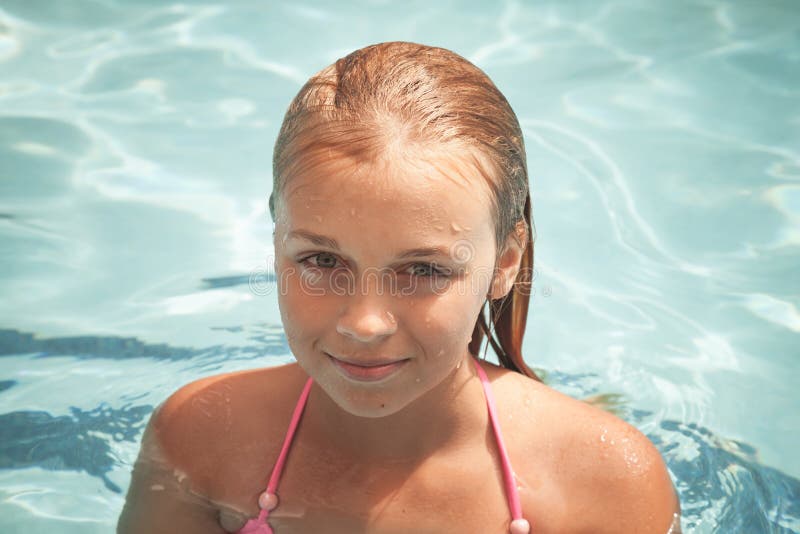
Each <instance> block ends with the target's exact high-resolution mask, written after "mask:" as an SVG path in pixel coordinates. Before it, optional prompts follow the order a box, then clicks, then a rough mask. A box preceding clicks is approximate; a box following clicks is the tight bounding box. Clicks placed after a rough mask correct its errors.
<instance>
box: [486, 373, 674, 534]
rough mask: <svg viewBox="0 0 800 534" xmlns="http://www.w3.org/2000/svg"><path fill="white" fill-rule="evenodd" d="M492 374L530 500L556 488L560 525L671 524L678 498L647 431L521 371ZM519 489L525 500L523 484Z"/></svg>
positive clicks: (598, 528) (628, 528)
mask: <svg viewBox="0 0 800 534" xmlns="http://www.w3.org/2000/svg"><path fill="white" fill-rule="evenodd" d="M492 375H494V377H493V378H492ZM489 376H490V379H492V383H493V389H495V391H497V393H496V395H497V397H498V409H499V410H500V411H501V415H500V417H501V420H502V421H503V427H505V428H509V430H510V431H511V435H509V437H508V438H506V439H507V440H508V442H509V454H510V455H511V456H512V461H513V462H514V467H515V471H517V472H518V474H519V475H520V477H521V478H522V479H524V480H525V481H527V484H528V485H529V486H531V490H532V491H531V492H530V493H528V494H527V497H528V498H529V501H530V502H531V506H536V503H538V505H541V504H542V499H540V498H539V497H537V495H536V491H535V487H536V486H538V487H540V488H542V487H549V488H553V490H552V491H553V493H554V494H555V495H551V497H554V498H553V502H552V503H551V504H553V506H552V507H550V510H551V511H554V510H558V509H559V507H558V506H556V505H555V503H556V502H559V501H560V502H562V503H564V505H563V506H561V507H560V509H561V510H562V511H563V515H564V517H563V521H562V522H560V526H559V528H558V529H557V530H558V531H560V532H570V531H574V532H583V531H585V532H598V533H601V532H642V533H645V532H647V533H649V532H652V533H655V534H666V533H667V532H668V531H670V528H671V525H672V522H673V519H674V516H675V514H679V513H680V503H679V501H678V498H677V494H676V492H675V489H674V486H673V484H672V480H671V479H670V475H669V472H668V471H667V467H666V464H665V463H664V460H663V458H662V457H661V454H660V453H659V451H658V449H656V447H655V445H653V443H652V442H651V441H650V440H649V439H648V438H647V437H646V436H645V435H644V434H642V432H640V431H639V430H638V429H636V428H635V427H634V426H632V425H630V424H629V423H627V422H625V421H623V420H622V419H620V418H619V417H617V416H615V415H613V414H611V413H609V412H607V411H605V410H602V409H600V408H597V407H595V406H593V405H591V404H589V403H588V402H585V401H581V400H578V399H575V398H572V397H569V396H568V395H565V394H563V393H560V392H558V391H556V390H554V389H553V388H550V387H549V386H546V385H545V384H542V383H541V382H537V381H535V380H532V379H530V378H528V377H525V376H523V375H521V374H519V373H514V372H508V371H505V370H500V369H499V368H496V369H495V372H494V373H491V374H489ZM495 384H496V385H497V387H495ZM503 411H505V412H506V413H505V414H503V413H502V412H503ZM521 497H522V501H523V507H525V505H526V502H525V501H526V494H525V492H523V494H522V495H521ZM671 532H673V533H675V532H677V530H672V531H671Z"/></svg>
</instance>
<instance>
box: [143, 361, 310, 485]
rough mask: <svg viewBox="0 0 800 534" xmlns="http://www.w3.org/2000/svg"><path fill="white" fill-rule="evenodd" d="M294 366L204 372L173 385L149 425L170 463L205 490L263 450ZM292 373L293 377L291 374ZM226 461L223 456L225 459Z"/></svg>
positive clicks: (294, 373)
mask: <svg viewBox="0 0 800 534" xmlns="http://www.w3.org/2000/svg"><path fill="white" fill-rule="evenodd" d="M297 376H299V375H298V373H297V369H296V366H292V365H283V366H277V367H269V368H263V369H255V370H249V371H240V372H235V373H225V374H220V375H216V376H211V377H206V378H202V379H199V380H196V381H194V382H191V383H189V384H186V385H184V386H183V387H181V388H180V389H178V390H177V391H175V392H174V393H173V394H172V395H170V397H169V398H168V399H167V400H165V401H164V403H162V404H161V406H159V407H158V408H157V409H156V411H155V412H154V414H153V417H152V420H151V423H150V426H151V427H152V432H153V434H154V437H157V439H158V441H159V444H160V446H161V448H162V450H163V452H164V454H165V456H166V457H167V458H168V460H169V461H170V463H171V464H172V465H174V466H175V467H176V468H177V469H179V470H181V471H183V472H184V473H185V474H186V475H187V476H188V477H189V479H190V480H191V481H192V486H193V489H195V490H196V491H198V492H201V493H202V494H204V495H214V494H218V493H220V489H221V488H220V487H219V486H220V483H221V481H223V480H225V479H226V478H227V476H228V475H229V474H230V472H231V470H236V469H237V466H238V465H241V464H242V462H247V461H249V462H250V463H252V458H253V456H248V455H255V456H256V457H259V456H261V455H263V454H264V447H265V446H267V445H268V444H269V442H270V439H269V435H270V430H271V429H272V428H274V427H275V426H276V425H275V424H273V423H277V422H276V421H274V420H273V419H271V418H270V417H269V414H282V413H283V412H285V410H281V409H280V406H281V403H284V402H286V399H287V398H289V397H290V396H291V395H289V393H290V391H291V390H290V389H287V388H290V387H291V386H292V384H293V382H294V381H296V377H297ZM293 379H295V380H293ZM223 459H224V461H221V460H223Z"/></svg>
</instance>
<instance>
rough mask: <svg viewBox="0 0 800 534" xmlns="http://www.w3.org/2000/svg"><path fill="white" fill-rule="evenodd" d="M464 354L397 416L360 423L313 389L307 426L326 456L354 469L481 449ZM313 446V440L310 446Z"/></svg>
mask: <svg viewBox="0 0 800 534" xmlns="http://www.w3.org/2000/svg"><path fill="white" fill-rule="evenodd" d="M476 365H478V362H476V361H474V358H473V357H472V356H471V355H469V354H467V355H466V356H465V357H464V360H462V362H461V365H460V366H458V367H457V368H456V369H454V370H453V372H452V373H451V374H450V375H449V376H448V377H447V378H445V379H444V380H443V381H442V382H441V383H440V384H438V385H437V386H435V387H434V388H433V389H431V390H430V391H428V392H426V393H425V394H423V395H422V396H421V397H419V398H418V399H416V400H414V401H413V402H412V403H411V404H409V405H408V406H406V407H405V408H403V409H402V410H400V411H398V412H396V413H393V414H391V415H387V416H385V417H377V418H371V417H360V416H357V415H353V414H351V413H349V412H347V411H345V410H343V409H342V408H341V407H339V405H337V404H336V403H335V402H334V401H333V400H332V399H331V398H330V397H329V396H328V395H327V394H326V393H325V392H324V391H323V390H322V389H321V388H320V387H319V386H318V385H317V384H314V386H313V388H312V390H311V393H310V396H309V400H308V402H309V407H311V406H313V408H312V409H310V410H309V411H308V412H307V413H306V416H305V417H307V418H308V419H309V421H308V426H309V427H310V429H313V432H314V434H317V435H318V436H319V441H317V443H324V444H325V446H326V448H327V449H328V450H330V449H335V450H336V452H337V453H338V454H340V455H341V456H343V457H346V458H354V459H356V460H357V461H358V462H360V463H362V464H363V463H371V462H375V463H385V462H406V461H408V462H413V463H416V462H421V461H423V460H425V459H426V458H429V457H430V456H431V455H432V454H433V453H434V451H441V450H443V449H451V450H455V449H459V448H462V447H467V446H469V445H470V444H474V443H476V442H481V443H483V442H484V440H485V435H486V431H487V428H488V414H487V411H486V402H485V396H484V392H483V387H482V385H481V382H480V378H479V377H478V374H477V371H476V370H475V366H476ZM315 441H316V440H315Z"/></svg>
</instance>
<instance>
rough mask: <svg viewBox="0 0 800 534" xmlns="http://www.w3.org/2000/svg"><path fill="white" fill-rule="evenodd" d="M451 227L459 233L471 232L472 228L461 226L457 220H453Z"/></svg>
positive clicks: (455, 232) (454, 231)
mask: <svg viewBox="0 0 800 534" xmlns="http://www.w3.org/2000/svg"><path fill="white" fill-rule="evenodd" d="M450 229H451V230H452V231H453V233H454V234H457V233H458V232H469V231H470V229H471V228H470V227H469V226H461V225H460V224H458V223H457V222H451V223H450Z"/></svg>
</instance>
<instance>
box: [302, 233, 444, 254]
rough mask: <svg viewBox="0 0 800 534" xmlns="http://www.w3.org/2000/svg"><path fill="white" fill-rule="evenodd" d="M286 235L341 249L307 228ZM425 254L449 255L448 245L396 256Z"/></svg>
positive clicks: (332, 240) (425, 248)
mask: <svg viewBox="0 0 800 534" xmlns="http://www.w3.org/2000/svg"><path fill="white" fill-rule="evenodd" d="M287 237H288V238H289V239H293V238H294V239H296V238H299V239H305V240H306V241H310V242H312V243H314V244H315V245H317V246H320V247H327V248H331V249H334V250H341V249H340V247H339V242H338V241H336V240H335V239H334V238H332V237H328V236H324V235H320V234H315V233H314V232H309V231H308V230H292V231H291V232H289V234H288V236H287ZM427 256H450V249H449V248H448V247H419V248H411V249H408V250H404V251H403V252H401V253H400V254H398V255H397V257H398V258H419V257H427Z"/></svg>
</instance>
